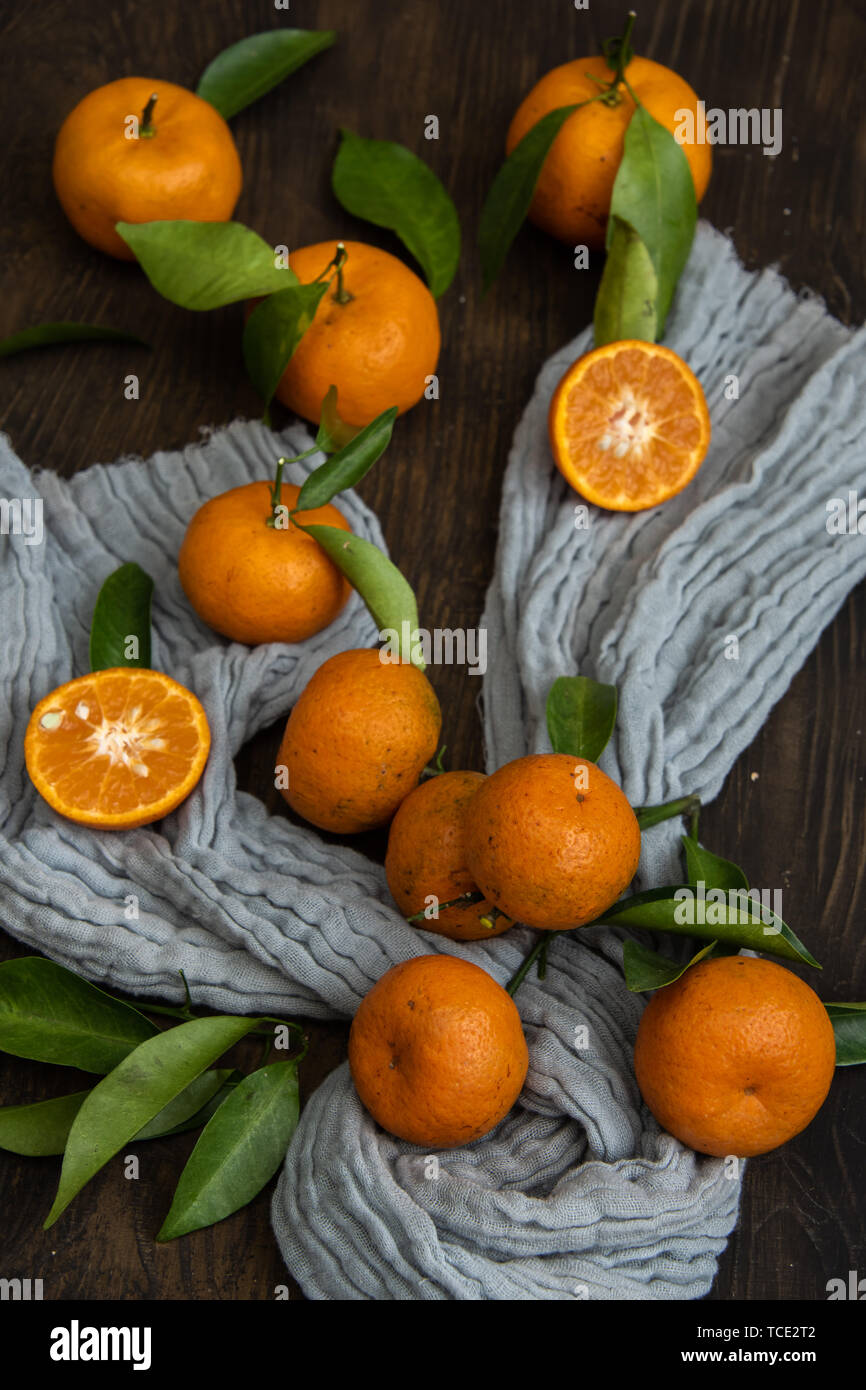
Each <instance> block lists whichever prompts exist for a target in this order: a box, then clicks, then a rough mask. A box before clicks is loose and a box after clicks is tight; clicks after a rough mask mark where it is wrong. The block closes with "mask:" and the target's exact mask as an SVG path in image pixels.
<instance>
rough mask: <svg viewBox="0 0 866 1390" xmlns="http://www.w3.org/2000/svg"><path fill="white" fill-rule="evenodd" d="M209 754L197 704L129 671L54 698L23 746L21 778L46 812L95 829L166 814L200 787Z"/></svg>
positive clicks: (70, 684) (73, 685) (156, 677)
mask: <svg viewBox="0 0 866 1390" xmlns="http://www.w3.org/2000/svg"><path fill="white" fill-rule="evenodd" d="M209 749H210V729H209V727H208V722H207V716H206V715H205V712H204V710H203V708H202V706H201V704H200V702H199V701H198V700H197V699H196V697H195V695H193V694H192V692H191V691H189V690H187V689H186V688H185V686H182V685H179V684H178V683H177V681H173V680H172V679H171V677H170V676H166V675H163V673H162V672H161V671H149V670H146V669H144V668H142V667H130V666H118V667H112V668H111V669H109V670H107V671H94V672H93V673H92V674H91V675H89V676H79V677H78V678H77V679H76V680H72V681H67V682H66V684H65V685H60V686H58V687H57V689H56V690H52V692H51V694H50V695H46V696H45V698H44V700H40V701H39V704H38V705H37V706H36V708H35V710H34V711H33V713H32V715H31V716H30V722H29V724H28V726H27V733H26V735H25V738H24V757H25V761H26V764H27V771H28V772H29V774H30V777H31V780H32V781H33V784H34V786H35V787H36V790H37V791H38V792H39V794H40V795H41V796H43V797H44V798H45V800H46V801H47V802H48V804H49V806H52V807H53V808H54V810H55V811H57V812H58V813H59V814H60V815H61V816H66V817H67V818H68V819H69V820H74V821H77V822H78V823H79V824H80V825H89V826H93V827H94V828H96V829H101V830H126V829H129V828H131V827H133V826H138V825H147V824H149V823H150V822H151V821H155V820H159V819H160V817H161V816H165V815H168V813H169V811H173V810H174V808H175V807H176V806H179V805H180V803H181V801H183V800H184V798H185V797H187V796H188V795H189V793H190V792H191V791H192V789H193V787H194V786H195V785H196V783H197V782H198V780H199V778H200V777H201V774H202V772H203V770H204V765H205V762H206V761H207V755H208V751H209Z"/></svg>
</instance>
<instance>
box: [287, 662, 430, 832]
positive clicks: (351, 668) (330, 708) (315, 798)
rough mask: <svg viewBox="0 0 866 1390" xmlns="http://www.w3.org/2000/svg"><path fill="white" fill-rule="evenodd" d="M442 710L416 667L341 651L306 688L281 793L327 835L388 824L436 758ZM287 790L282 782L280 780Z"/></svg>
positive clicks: (294, 719) (290, 729)
mask: <svg viewBox="0 0 866 1390" xmlns="http://www.w3.org/2000/svg"><path fill="white" fill-rule="evenodd" d="M441 728H442V711H441V710H440V708H439V701H438V700H437V698H436V693H435V691H434V689H433V687H432V685H431V684H430V682H429V681H428V679H427V677H426V676H425V675H424V673H423V671H419V670H418V668H417V667H416V666H412V665H411V664H410V663H409V662H403V661H398V662H390V661H383V660H382V659H381V657H380V654H379V651H378V650H377V649H375V648H365V649H356V650H352V651H347V652H338V653H337V655H336V656H332V657H330V658H329V660H327V661H325V662H324V663H323V664H322V665H321V666H320V667H319V668H318V670H317V671H316V672H315V674H314V675H313V676H312V677H311V679H310V680H309V681H308V683H307V685H306V686H305V687H304V690H303V691H302V693H301V695H300V697H299V699H298V701H297V703H296V705H295V706H294V709H293V710H292V712H291V714H290V715H289V718H288V722H287V724H286V728H285V732H284V734H283V739H282V743H281V744H280V751H279V754H278V756H277V768H278V777H279V769H285V777H286V780H287V784H288V785H286V786H282V785H280V790H281V792H282V794H283V796H284V797H285V799H286V801H287V802H288V803H289V805H290V806H291V807H292V809H293V810H294V811H296V812H297V814H298V815H299V816H303V818H304V820H307V821H310V823H311V824H312V825H317V826H318V827H319V829H320V830H333V831H338V832H341V833H343V834H350V835H351V834H357V833H359V832H360V831H363V830H372V829H373V828H374V827H375V826H377V825H384V824H385V823H386V822H387V821H389V820H390V819H391V817H392V816H393V814H394V812H395V811H396V810H397V807H398V806H399V805H400V802H401V801H402V800H403V799H404V797H406V796H408V795H409V793H410V791H412V789H413V787H415V786H417V784H418V779H419V778H420V776H421V773H422V771H423V769H424V766H425V764H426V763H428V762H429V761H430V759H431V758H432V757H433V755H434V753H435V752H436V748H437V745H438V742H439V734H440V731H441ZM278 785H279V781H278Z"/></svg>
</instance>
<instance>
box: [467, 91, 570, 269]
mask: <svg viewBox="0 0 866 1390" xmlns="http://www.w3.org/2000/svg"><path fill="white" fill-rule="evenodd" d="M584 105H586V103H585V102H578V103H577V104H576V105H574V106H558V107H557V108H556V110H555V111H548V113H547V115H546V116H542V118H541V120H540V121H538V122H537V123H536V124H535V125H534V126H533V127H532V129H531V130H528V131H527V132H526V134H525V135H524V137H523V139H522V140H521V141H520V143H519V145H516V146H515V147H514V149H513V150H512V151H511V154H510V155H509V156H508V158H507V159H506V161H505V163H504V164H503V165H502V167H501V168H500V170H499V172H498V173H497V175H496V178H495V179H494V180H493V183H492V184H491V185H490V191H489V193H488V194H487V197H486V199H485V202H484V207H483V208H482V210H481V222H480V225H479V229H478V250H479V252H480V255H481V269H482V273H483V283H484V293H485V294H486V293H487V291H488V290H489V289H490V286H491V285H492V284H493V281H494V280H495V279H496V277H497V275H498V274H499V272H500V270H501V269H502V267H503V265H504V263H505V257H506V256H507V255H508V250H509V247H510V246H511V243H512V241H513V240H514V238H515V237H516V236H517V233H518V232H519V231H520V228H521V225H522V223H523V220H524V218H525V217H526V214H527V213H528V211H529V205H530V203H531V202H532V195H533V193H534V192H535V185H536V184H537V183H538V179H539V175H540V174H541V170H542V168H543V166H544V161H545V159H546V158H547V156H548V153H549V152H550V147H551V145H552V144H553V142H554V140H555V139H556V137H557V135H558V134H559V132H560V130H561V129H562V127H563V125H564V124H565V122H566V121H567V120H568V118H569V116H572V115H573V114H574V112H575V111H576V110H577V109H578V106H584Z"/></svg>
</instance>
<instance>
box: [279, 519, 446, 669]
mask: <svg viewBox="0 0 866 1390" xmlns="http://www.w3.org/2000/svg"><path fill="white" fill-rule="evenodd" d="M295 524H296V525H299V523H298V522H297V520H296V522H295ZM301 530H302V531H306V532H307V534H308V535H310V536H312V537H313V538H314V539H315V540H317V541H318V542H319V545H320V546H321V547H322V549H323V550H324V551H325V552H326V554H328V555H329V556H330V557H331V559H332V560H333V562H334V564H335V565H336V566H337V568H338V569H339V570H342V572H343V574H344V575H345V576H346V578H347V579H348V581H349V583H350V584H351V585H352V588H353V589H357V591H358V593H359V594H360V595H361V598H362V599H363V600H364V602H365V603H366V605H367V607H368V609H369V610H370V615H371V617H372V619H373V621H374V623H375V624H376V627H377V628H378V630H379V632H394V633H396V634H397V638H398V641H399V643H400V651H401V652H402V653H403V654H404V656H408V655H409V651H408V650H407V647H408V648H411V645H412V637H413V635H414V633H415V631H416V629H417V627H418V605H417V604H416V602H415V595H414V593H413V592H412V589H411V587H410V586H409V584H407V582H406V580H405V579H404V578H403V576H402V574H401V573H400V571H399V570H398V568H397V566H396V565H395V564H393V563H392V562H391V561H390V560H389V559H388V557H387V555H383V554H382V551H381V550H380V549H379V547H378V546H376V545H373V544H372V542H371V541H364V540H361V538H360V536H353V535H350V534H347V533H346V532H345V531H341V530H340V528H339V527H338V526H301ZM407 623H408V627H407V626H406V624H407ZM404 634H408V637H409V641H408V642H406V640H405V639H404ZM414 664H415V665H416V666H418V667H419V668H420V669H421V670H422V671H423V669H424V663H423V661H420V660H419V661H416V662H415V663H414Z"/></svg>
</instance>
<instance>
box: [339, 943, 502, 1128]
mask: <svg viewBox="0 0 866 1390" xmlns="http://www.w3.org/2000/svg"><path fill="white" fill-rule="evenodd" d="M349 1066H350V1068H351V1071H352V1077H353V1079H354V1082H355V1086H356V1087H357V1090H358V1095H359V1096H360V1097H361V1100H362V1102H363V1103H364V1105H365V1106H366V1107H367V1109H368V1110H369V1112H370V1114H371V1115H372V1116H373V1118H374V1120H376V1121H377V1122H378V1123H379V1124H380V1125H381V1126H382V1128H383V1129H387V1130H388V1131H389V1133H391V1134H394V1135H396V1136H397V1138H398V1139H407V1140H409V1142H410V1143H412V1144H420V1145H423V1146H424V1147H425V1148H454V1147H456V1146H458V1145H462V1144H470V1143H472V1141H473V1140H474V1139H480V1138H481V1137H482V1136H483V1135H485V1134H488V1133H489V1132H490V1130H491V1129H493V1128H494V1126H496V1125H497V1124H498V1123H499V1121H500V1120H501V1119H503V1117H504V1116H505V1115H507V1114H508V1111H509V1110H510V1109H511V1107H512V1105H513V1104H514V1102H515V1101H516V1100H517V1097H518V1096H519V1094H520V1092H521V1089H522V1087H523V1083H524V1081H525V1080H526V1073H527V1070H528V1068H529V1050H528V1048H527V1046H526V1039H525V1038H524V1036H523V1029H522V1027H521V1023H520V1015H519V1014H518V1012H517V1008H516V1006H515V1004H514V1000H513V999H512V998H511V996H510V995H509V994H507V993H506V991H505V990H504V989H503V988H502V986H501V985H498V984H497V983H496V981H495V980H494V979H492V977H491V976H490V975H488V974H487V972H486V971H485V970H482V969H480V967H479V966H477V965H470V964H469V962H467V961H463V960H456V959H455V958H454V957H453V956H418V957H416V959H415V960H410V961H405V962H404V963H403V964H402V965H395V966H394V967H393V968H392V969H391V970H389V971H388V972H387V974H385V975H383V976H382V978H381V980H379V982H378V984H375V985H374V986H373V988H372V989H371V990H370V992H369V994H367V995H366V996H365V998H364V999H363V1000H362V1001H361V1005H360V1007H359V1009H358V1012H357V1013H356V1015H355V1018H354V1021H353V1023H352V1029H351V1033H350V1034H349Z"/></svg>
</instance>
